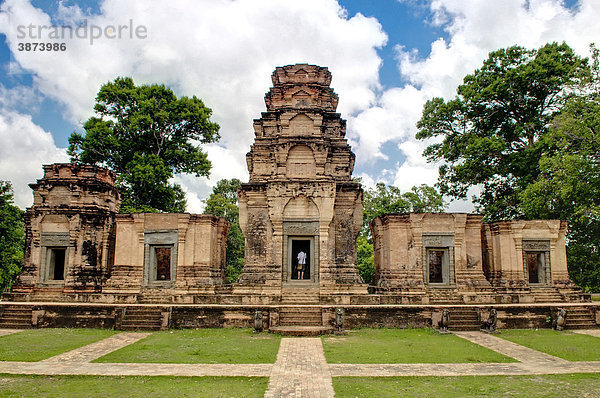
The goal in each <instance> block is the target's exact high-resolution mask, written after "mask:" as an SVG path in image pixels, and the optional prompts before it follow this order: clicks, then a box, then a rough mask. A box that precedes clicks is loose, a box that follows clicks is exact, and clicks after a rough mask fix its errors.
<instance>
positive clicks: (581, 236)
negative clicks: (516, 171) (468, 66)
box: [520, 47, 600, 291]
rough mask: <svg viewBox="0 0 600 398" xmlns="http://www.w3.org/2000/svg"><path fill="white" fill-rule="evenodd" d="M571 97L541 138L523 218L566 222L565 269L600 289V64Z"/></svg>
mask: <svg viewBox="0 0 600 398" xmlns="http://www.w3.org/2000/svg"><path fill="white" fill-rule="evenodd" d="M592 53H593V60H594V62H593V65H592V72H593V73H592V75H591V79H590V80H589V81H588V82H586V83H585V84H584V85H582V87H580V90H578V91H577V92H576V93H575V94H574V95H572V96H570V97H569V98H568V100H567V101H566V103H565V106H564V107H563V108H562V109H561V111H560V112H559V113H558V114H557V115H556V117H555V118H554V120H553V123H552V124H551V125H550V129H549V133H548V134H547V136H546V137H545V140H546V147H547V148H548V149H547V151H546V152H545V153H544V154H543V156H542V158H541V159H540V162H539V169H540V175H539V177H538V179H537V180H536V181H535V182H534V183H533V184H531V185H529V186H528V187H527V188H526V189H525V190H524V191H523V192H522V194H521V196H520V199H521V201H522V203H523V212H524V214H525V216H526V217H529V218H534V217H540V218H559V219H564V220H568V221H569V231H568V251H567V254H568V256H569V257H568V258H569V274H570V276H571V278H572V279H573V280H574V281H575V282H576V283H577V284H579V285H580V286H582V287H584V288H585V289H586V290H590V291H600V90H599V88H600V68H599V62H598V51H597V50H596V49H595V48H594V47H592Z"/></svg>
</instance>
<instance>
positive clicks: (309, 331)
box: [269, 325, 333, 337]
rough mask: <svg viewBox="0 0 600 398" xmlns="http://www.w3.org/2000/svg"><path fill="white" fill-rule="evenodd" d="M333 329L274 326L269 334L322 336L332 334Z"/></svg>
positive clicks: (324, 327)
mask: <svg viewBox="0 0 600 398" xmlns="http://www.w3.org/2000/svg"><path fill="white" fill-rule="evenodd" d="M332 332H333V328H331V327H328V326H295V325H294V326H273V327H271V328H269V333H278V334H281V335H282V336H304V337H309V336H321V335H324V334H331V333H332Z"/></svg>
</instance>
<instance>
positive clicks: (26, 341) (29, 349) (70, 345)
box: [0, 329, 116, 362]
mask: <svg viewBox="0 0 600 398" xmlns="http://www.w3.org/2000/svg"><path fill="white" fill-rule="evenodd" d="M115 333H116V332H114V331H112V330H103V329H34V330H24V331H22V332H19V333H15V334H9V335H6V336H2V337H0V361H22V362H35V361H41V360H42V359H47V358H50V357H52V356H54V355H58V354H61V353H63V352H66V351H70V350H73V349H75V348H79V347H82V346H84V345H87V344H91V343H94V342H96V341H98V340H102V339H104V338H107V337H109V336H112V335H113V334H115Z"/></svg>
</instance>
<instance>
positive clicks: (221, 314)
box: [0, 301, 600, 333]
mask: <svg viewBox="0 0 600 398" xmlns="http://www.w3.org/2000/svg"><path fill="white" fill-rule="evenodd" d="M306 307H307V309H310V311H311V313H309V314H308V317H307V318H306V319H309V320H310V322H304V323H301V322H298V323H297V324H293V323H289V322H288V323H287V324H283V325H282V322H281V320H282V318H281V314H285V313H286V310H289V309H290V308H293V309H294V310H295V311H297V312H299V313H300V312H302V307H301V306H297V305H217V304H205V305H194V304H92V303H59V302H3V301H0V327H2V328H20V329H23V328H42V327H94V328H108V329H112V328H114V329H119V330H158V329H169V328H217V327H253V325H254V315H255V313H256V311H261V313H262V315H263V328H264V329H265V330H266V329H269V328H277V327H280V328H281V327H282V326H286V327H290V328H295V329H298V328H299V327H301V328H302V327H306V328H307V329H306V330H307V333H309V330H310V332H311V333H312V332H313V330H312V329H311V328H314V331H316V330H319V331H325V329H328V330H330V328H331V327H332V325H333V319H334V317H335V310H336V309H337V308H342V309H343V310H344V328H346V329H352V328H361V327H394V328H408V327H432V325H436V324H437V319H438V317H439V316H441V312H442V311H443V310H444V309H448V310H449V311H450V330H456V331H459V330H478V329H479V327H480V325H481V322H482V321H483V320H485V319H487V317H488V314H489V311H490V310H491V309H492V308H494V309H496V311H497V314H498V315H497V316H498V328H500V329H503V328H504V329H511V328H548V327H550V326H551V320H552V319H553V317H554V316H555V314H556V312H557V311H558V309H559V308H564V309H566V310H567V326H566V327H567V329H585V328H593V327H597V326H598V325H600V302H592V303H533V304H502V305H492V304H480V305H371V306H369V305H338V306H334V305H316V306H315V305H311V306H306ZM315 311H318V312H320V315H321V318H320V320H319V319H318V318H315V317H314V316H315V314H314V312H315ZM17 313H18V316H17V317H16V315H15V314H17ZM5 314H6V315H5ZM465 314H468V315H465ZM140 318H145V319H142V320H141V321H140V322H139V323H135V322H136V320H139V319H140ZM14 319H18V320H19V322H18V323H14V324H13V323H11V322H12V321H13V320H14ZM453 321H455V323H453ZM301 328H300V329H301ZM300 329H298V330H300ZM275 330H277V329H275ZM280 330H281V331H283V332H285V329H280Z"/></svg>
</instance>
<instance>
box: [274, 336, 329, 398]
mask: <svg viewBox="0 0 600 398" xmlns="http://www.w3.org/2000/svg"><path fill="white" fill-rule="evenodd" d="M334 395H335V394H334V392H333V386H332V385H331V374H330V373H329V368H328V366H327V361H326V360H325V355H324V354H323V345H322V344H321V339H320V338H314V337H313V338H283V339H281V345H280V346H279V352H278V353H277V362H275V366H273V371H272V372H271V378H270V379H269V388H268V389H267V392H266V393H265V398H278V397H297V398H300V397H308V398H320V397H333V396H334Z"/></svg>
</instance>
